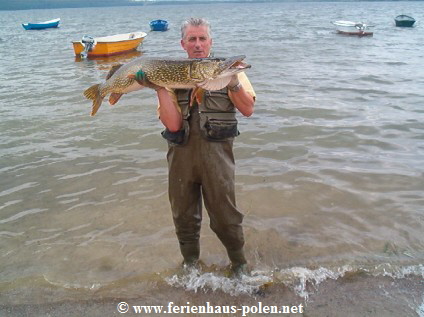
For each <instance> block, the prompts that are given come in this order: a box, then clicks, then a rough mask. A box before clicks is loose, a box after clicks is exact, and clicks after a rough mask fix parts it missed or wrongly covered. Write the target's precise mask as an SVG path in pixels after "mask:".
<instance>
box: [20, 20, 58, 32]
mask: <svg viewBox="0 0 424 317" xmlns="http://www.w3.org/2000/svg"><path fill="white" fill-rule="evenodd" d="M59 23H60V18H57V19H53V20H49V21H44V22H37V23H22V26H23V27H24V29H25V30H43V29H48V28H57V27H58V26H59Z"/></svg>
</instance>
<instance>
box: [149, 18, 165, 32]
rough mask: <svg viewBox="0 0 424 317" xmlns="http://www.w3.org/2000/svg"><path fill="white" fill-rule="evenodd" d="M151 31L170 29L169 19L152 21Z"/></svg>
mask: <svg viewBox="0 0 424 317" xmlns="http://www.w3.org/2000/svg"><path fill="white" fill-rule="evenodd" d="M150 30H151V31H166V30H168V21H165V20H153V21H151V22H150Z"/></svg>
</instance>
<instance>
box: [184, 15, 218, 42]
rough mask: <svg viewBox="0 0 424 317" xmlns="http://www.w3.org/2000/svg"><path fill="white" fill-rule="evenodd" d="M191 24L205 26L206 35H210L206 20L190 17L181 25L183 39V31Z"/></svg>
mask: <svg viewBox="0 0 424 317" xmlns="http://www.w3.org/2000/svg"><path fill="white" fill-rule="evenodd" d="M189 25H191V26H206V29H207V31H208V36H209V37H211V25H210V24H209V22H208V20H206V19H204V18H190V19H188V20H186V21H184V22H183V24H182V25H181V38H182V39H184V37H185V31H186V29H187V27H188V26H189Z"/></svg>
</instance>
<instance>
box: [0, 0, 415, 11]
mask: <svg viewBox="0 0 424 317" xmlns="http://www.w3.org/2000/svg"><path fill="white" fill-rule="evenodd" d="M379 1H384V2H387V1H390V2H400V1H402V2H405V1H422V0H364V1H357V0H300V2H379ZM9 2H10V3H7V2H6V3H5V2H3V1H2V3H0V11H11V10H33V9H66V8H90V7H118V6H119V7H122V6H151V5H190V4H211V3H220V4H222V3H278V2H299V1H298V0H244V1H243V0H238V1H237V0H216V1H212V0H177V1H176V0H174V1H172V0H158V1H156V0H147V1H146V0H138V1H134V0H125V1H123V0H103V1H97V0H44V1H40V2H37V3H34V1H32V0H9Z"/></svg>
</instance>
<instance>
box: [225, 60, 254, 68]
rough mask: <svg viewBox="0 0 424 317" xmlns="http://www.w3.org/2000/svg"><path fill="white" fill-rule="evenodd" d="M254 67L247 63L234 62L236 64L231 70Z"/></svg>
mask: <svg viewBox="0 0 424 317" xmlns="http://www.w3.org/2000/svg"><path fill="white" fill-rule="evenodd" d="M251 67H252V65H250V64H248V63H245V62H243V61H236V62H234V64H232V65H231V66H230V67H229V69H246V68H251Z"/></svg>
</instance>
